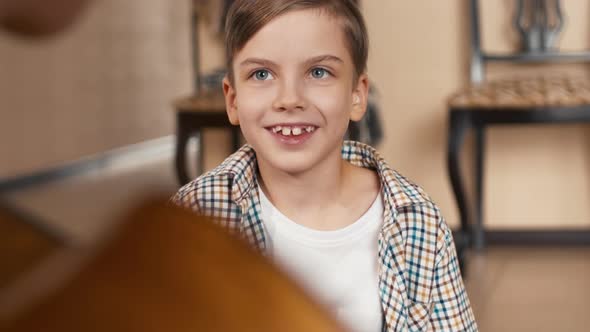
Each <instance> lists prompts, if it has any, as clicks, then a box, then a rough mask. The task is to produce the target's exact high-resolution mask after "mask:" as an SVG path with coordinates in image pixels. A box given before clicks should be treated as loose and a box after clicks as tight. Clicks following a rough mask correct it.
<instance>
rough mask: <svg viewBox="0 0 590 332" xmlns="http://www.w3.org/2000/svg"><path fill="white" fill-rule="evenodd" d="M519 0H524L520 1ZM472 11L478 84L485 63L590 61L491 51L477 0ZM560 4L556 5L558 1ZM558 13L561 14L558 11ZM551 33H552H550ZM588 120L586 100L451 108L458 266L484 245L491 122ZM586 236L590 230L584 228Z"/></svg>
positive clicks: (473, 74)
mask: <svg viewBox="0 0 590 332" xmlns="http://www.w3.org/2000/svg"><path fill="white" fill-rule="evenodd" d="M518 1H520V2H522V0H518ZM469 3H470V16H471V18H470V19H471V38H470V41H471V63H470V79H471V82H472V84H479V83H481V82H483V81H484V79H485V71H484V69H485V65H486V63H487V62H491V61H495V62H514V63H552V62H584V61H588V62H590V52H576V53H559V52H556V51H554V50H552V49H549V48H546V49H541V50H534V51H523V52H522V53H518V54H490V53H485V52H484V51H483V50H482V49H481V43H480V27H479V1H478V0H470V1H469ZM558 7H559V4H558ZM560 15H561V13H560ZM553 38H554V37H553ZM588 122H590V105H583V106H576V107H532V108H529V109H526V110H523V109H509V108H502V110H501V111H499V110H497V109H491V108H483V107H481V108H475V107H471V108H470V107H460V108H459V107H456V108H453V107H451V108H450V112H449V137H448V147H447V148H448V150H447V152H448V155H447V158H448V160H447V162H448V165H447V166H448V171H449V177H450V180H451V185H452V187H453V193H454V195H455V198H456V201H457V205H458V207H459V214H460V219H461V220H460V221H461V223H460V230H459V232H458V233H456V235H457V236H456V242H457V251H458V255H459V259H460V262H461V264H462V266H463V265H464V264H465V251H466V249H467V248H469V247H475V248H476V249H482V248H483V247H484V246H485V234H486V233H485V230H484V227H483V220H482V216H483V211H482V201H483V194H484V187H483V175H484V167H483V166H484V156H485V140H486V138H485V133H486V128H487V127H488V126H491V125H519V124H541V123H545V124H548V123H551V124H559V123H588ZM469 130H473V131H474V133H475V146H474V149H475V153H474V164H475V172H474V173H475V174H474V177H475V201H474V202H473V205H472V206H471V207H469V206H468V205H469V204H468V201H467V197H466V195H465V190H464V181H463V176H462V173H461V169H460V167H459V160H460V152H461V148H462V146H463V143H464V139H465V135H466V133H467V131H469ZM584 234H586V235H588V234H590V232H586V233H584Z"/></svg>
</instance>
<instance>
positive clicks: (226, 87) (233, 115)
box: [223, 76, 240, 126]
mask: <svg viewBox="0 0 590 332" xmlns="http://www.w3.org/2000/svg"><path fill="white" fill-rule="evenodd" d="M223 95H224V96H225V111H226V112H227V117H228V118H229V122H230V123H231V124H233V125H234V126H237V125H239V124H240V120H239V118H238V108H237V107H236V90H235V89H234V87H233V86H232V84H231V82H230V80H229V78H228V77H227V76H225V77H224V78H223Z"/></svg>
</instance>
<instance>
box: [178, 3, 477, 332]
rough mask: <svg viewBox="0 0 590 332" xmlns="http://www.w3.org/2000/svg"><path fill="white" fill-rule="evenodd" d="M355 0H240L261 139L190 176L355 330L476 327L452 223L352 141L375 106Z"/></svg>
mask: <svg viewBox="0 0 590 332" xmlns="http://www.w3.org/2000/svg"><path fill="white" fill-rule="evenodd" d="M367 53H368V38H367V32H366V28H365V24H364V21H363V18H362V16H361V14H360V12H359V9H358V8H357V7H356V6H355V5H354V3H353V1H352V0H314V1H310V0H238V1H236V2H235V3H234V5H233V6H232V8H231V9H230V11H229V13H228V17H227V21H226V55H227V68H228V75H227V77H226V78H225V79H224V81H223V91H224V94H225V100H226V106H227V113H228V116H229V119H230V122H231V123H232V124H234V125H240V127H241V130H242V133H243V135H244V137H245V138H246V140H247V141H248V144H247V145H245V146H244V147H242V148H241V149H240V150H239V151H238V152H236V153H235V154H233V155H232V156H230V157H229V158H228V159H226V160H225V161H224V162H223V163H222V164H221V165H220V166H218V167H217V168H215V169H214V170H212V171H211V172H209V173H207V174H204V175H202V176H200V177H199V178H198V179H196V180H194V181H193V182H191V183H189V184H188V185H186V186H185V187H183V188H182V189H181V190H180V191H179V192H178V193H177V194H176V196H175V197H174V198H173V201H174V202H175V203H176V204H179V205H182V206H185V207H188V208H190V209H193V210H195V211H197V212H200V213H203V214H206V215H210V216H213V217H215V218H216V219H217V220H218V221H219V223H220V224H221V225H223V226H224V227H226V228H228V229H230V230H232V231H235V232H236V233H238V234H240V235H241V236H243V237H244V238H245V239H246V240H248V241H249V242H250V243H251V244H252V245H253V246H254V247H255V248H258V249H260V250H261V251H262V252H263V253H265V254H267V255H269V256H271V257H272V258H273V259H274V260H275V261H276V262H277V263H278V264H279V265H281V266H282V267H283V268H284V269H285V270H287V271H288V272H290V273H291V275H292V276H293V277H294V278H295V279H296V280H298V281H299V282H300V283H301V284H302V285H303V286H304V287H306V288H307V289H308V290H310V291H311V293H312V294H315V295H316V297H317V298H318V300H320V301H321V302H322V303H324V304H325V305H326V306H327V307H328V308H329V309H331V310H332V311H333V312H334V313H335V315H337V317H339V318H340V319H341V320H342V321H343V322H344V323H346V324H347V326H349V327H350V328H351V329H352V330H354V331H381V330H386V331H406V330H412V331H417V330H421V331H422V330H428V331H431V330H437V331H443V330H444V331H476V330H477V327H476V324H475V321H474V317H473V313H472V311H471V308H470V304H469V300H468V298H467V294H466V292H465V289H464V286H463V282H462V280H461V277H460V273H459V268H458V264H457V259H456V253H455V248H454V244H453V240H452V234H451V231H450V230H449V228H448V227H447V225H446V224H445V222H444V219H443V217H442V216H441V214H440V212H439V210H438V208H437V207H436V206H435V204H434V203H433V202H432V201H431V200H430V198H429V197H428V196H427V195H426V194H425V193H424V192H423V191H422V189H420V188H419V187H418V186H416V185H414V184H412V183H411V182H409V181H408V180H406V179H405V178H404V177H402V176H401V175H399V174H398V173H397V172H395V171H394V170H393V169H391V168H390V167H389V166H388V165H387V164H386V163H385V161H384V160H383V159H382V158H381V157H380V156H379V155H378V154H377V152H376V151H375V150H374V149H373V148H371V147H369V146H366V145H363V144H361V143H358V142H348V141H347V142H343V137H344V135H345V132H346V129H347V125H348V123H349V121H350V120H352V121H358V120H360V119H361V117H362V116H363V114H364V112H365V109H366V105H367V92H368V78H367V74H366V62H367Z"/></svg>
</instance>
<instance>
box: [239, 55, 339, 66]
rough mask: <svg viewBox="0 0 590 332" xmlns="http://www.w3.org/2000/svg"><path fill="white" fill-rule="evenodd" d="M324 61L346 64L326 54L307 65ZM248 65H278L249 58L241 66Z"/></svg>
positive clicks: (314, 58)
mask: <svg viewBox="0 0 590 332" xmlns="http://www.w3.org/2000/svg"><path fill="white" fill-rule="evenodd" d="M322 61H334V62H340V63H342V62H344V61H343V60H342V59H340V58H339V57H337V56H335V55H330V54H326V55H318V56H314V57H313V58H310V59H308V60H306V61H305V64H306V65H309V64H312V63H318V62H322ZM247 65H260V66H265V67H274V66H276V64H275V63H274V62H272V61H270V60H266V59H261V58H248V59H246V60H244V61H242V62H241V63H240V66H247Z"/></svg>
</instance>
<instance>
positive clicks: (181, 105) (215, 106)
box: [174, 92, 240, 185]
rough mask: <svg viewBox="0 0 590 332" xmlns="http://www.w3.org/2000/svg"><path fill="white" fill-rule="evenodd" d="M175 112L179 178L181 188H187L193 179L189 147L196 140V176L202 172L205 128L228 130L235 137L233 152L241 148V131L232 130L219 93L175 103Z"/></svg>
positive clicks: (233, 139)
mask: <svg viewBox="0 0 590 332" xmlns="http://www.w3.org/2000/svg"><path fill="white" fill-rule="evenodd" d="M174 109H175V110H176V162H175V163H176V176H177V177H178V182H179V183H180V185H185V184H187V183H188V182H189V181H190V180H191V178H190V177H189V175H188V173H187V168H186V164H187V160H186V159H187V158H186V146H187V143H188V141H189V139H190V138H191V137H196V138H197V140H198V142H199V143H198V144H199V148H198V152H197V156H198V158H197V175H199V174H201V173H202V172H203V147H204V140H203V135H202V129H204V128H219V127H222V128H229V129H231V134H232V148H233V150H234V151H235V150H237V149H239V147H240V128H239V127H237V126H233V125H232V124H231V123H230V122H229V119H228V118H227V114H226V112H225V100H224V98H223V94H221V93H220V92H206V93H202V94H199V95H195V96H190V97H185V98H180V99H178V100H176V101H174Z"/></svg>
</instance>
